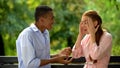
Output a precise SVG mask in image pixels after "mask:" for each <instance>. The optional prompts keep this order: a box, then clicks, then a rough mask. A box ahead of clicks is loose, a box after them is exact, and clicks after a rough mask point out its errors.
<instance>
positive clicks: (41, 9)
mask: <svg viewBox="0 0 120 68" xmlns="http://www.w3.org/2000/svg"><path fill="white" fill-rule="evenodd" d="M49 11H52V8H50V7H48V6H43V5H42V6H38V7H36V10H35V21H36V22H37V21H38V20H39V17H41V16H43V15H45V14H47V13H48V12H49Z"/></svg>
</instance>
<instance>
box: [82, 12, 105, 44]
mask: <svg viewBox="0 0 120 68" xmlns="http://www.w3.org/2000/svg"><path fill="white" fill-rule="evenodd" d="M83 15H84V16H88V17H90V18H91V19H92V21H93V22H94V21H97V22H98V24H97V25H99V28H98V30H97V32H96V33H95V40H96V43H97V45H98V46H99V41H100V38H101V36H102V34H103V30H102V27H101V25H102V19H101V17H100V16H99V15H98V13H97V12H96V11H94V10H89V11H86V12H85V13H84V14H83Z"/></svg>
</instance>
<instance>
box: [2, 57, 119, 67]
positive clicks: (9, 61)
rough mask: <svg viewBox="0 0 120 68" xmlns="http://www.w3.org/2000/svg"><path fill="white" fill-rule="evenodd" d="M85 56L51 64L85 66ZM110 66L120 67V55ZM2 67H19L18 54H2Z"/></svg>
mask: <svg viewBox="0 0 120 68" xmlns="http://www.w3.org/2000/svg"><path fill="white" fill-rule="evenodd" d="M84 63H85V58H84V57H81V58H78V59H74V60H73V61H72V63H71V64H68V65H63V64H51V65H52V68H78V67H79V68H83V65H84ZM108 67H109V68H120V56H111V57H110V63H109V66H108ZM0 68H18V60H17V57H16V56H0Z"/></svg>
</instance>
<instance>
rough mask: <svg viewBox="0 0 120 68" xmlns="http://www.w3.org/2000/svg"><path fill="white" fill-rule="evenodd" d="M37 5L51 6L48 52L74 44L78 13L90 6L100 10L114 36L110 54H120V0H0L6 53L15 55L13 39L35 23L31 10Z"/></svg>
mask: <svg viewBox="0 0 120 68" xmlns="http://www.w3.org/2000/svg"><path fill="white" fill-rule="evenodd" d="M38 5H48V6H50V7H52V8H53V9H54V15H55V24H54V27H53V29H52V30H50V38H51V54H56V53H58V52H59V50H61V49H62V48H64V47H67V46H70V47H72V46H73V45H74V43H75V40H76V37H77V34H78V28H79V21H80V19H81V15H82V13H83V12H84V11H86V10H91V9H92V10H96V11H98V12H99V14H100V16H101V17H102V19H103V28H105V29H107V30H108V31H109V32H110V33H111V34H112V36H113V48H112V55H120V42H119V41H120V38H119V35H120V31H119V30H120V27H119V26H120V0H101V1H100V0H0V35H1V36H2V39H3V42H4V49H5V55H7V56H16V45H15V40H16V39H17V37H18V35H19V33H20V32H21V31H22V30H23V29H24V28H26V27H27V26H29V25H30V24H31V23H33V22H34V10H35V7H36V6H38Z"/></svg>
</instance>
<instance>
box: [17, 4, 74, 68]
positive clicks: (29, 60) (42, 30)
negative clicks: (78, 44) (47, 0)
mask: <svg viewBox="0 0 120 68" xmlns="http://www.w3.org/2000/svg"><path fill="white" fill-rule="evenodd" d="M53 23H54V15H53V11H52V9H51V8H50V7H48V6H38V7H37V8H36V11H35V23H34V24H31V26H29V27H27V28H26V29H24V30H23V31H22V32H21V33H20V35H19V37H18V39H17V40H16V46H17V54H18V61H19V68H51V66H50V64H49V63H63V64H67V63H70V62H71V61H72V59H70V60H67V59H66V58H68V56H69V55H70V54H71V49H70V48H69V47H68V48H65V49H64V50H62V51H61V52H60V53H59V54H57V55H54V56H53V57H52V58H50V38H49V32H48V30H50V29H51V28H52V25H53Z"/></svg>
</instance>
